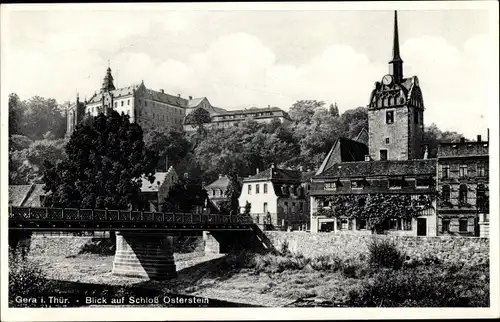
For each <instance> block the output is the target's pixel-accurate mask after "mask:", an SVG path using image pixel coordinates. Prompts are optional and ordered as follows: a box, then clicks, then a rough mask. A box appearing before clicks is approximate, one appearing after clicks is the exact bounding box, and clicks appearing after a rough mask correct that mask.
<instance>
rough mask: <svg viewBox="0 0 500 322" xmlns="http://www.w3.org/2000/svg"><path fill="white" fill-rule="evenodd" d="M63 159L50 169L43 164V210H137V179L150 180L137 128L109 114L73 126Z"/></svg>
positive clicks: (148, 163)
mask: <svg viewBox="0 0 500 322" xmlns="http://www.w3.org/2000/svg"><path fill="white" fill-rule="evenodd" d="M66 155H67V158H66V159H64V160H62V161H61V162H59V163H57V164H55V165H54V164H52V163H51V162H46V164H45V167H46V170H45V172H44V176H43V179H42V180H43V182H44V183H45V190H46V191H47V192H48V194H47V198H46V206H48V207H71V208H88V209H92V208H99V209H104V208H109V209H128V208H129V207H131V206H132V207H137V206H136V205H138V204H140V201H141V198H140V186H141V177H142V176H143V175H144V176H146V178H147V179H149V180H150V182H153V180H154V175H153V174H154V167H155V164H154V163H153V162H152V160H151V159H150V155H149V152H148V151H147V150H146V149H145V146H144V141H143V132H142V129H141V127H140V126H139V125H138V124H137V123H130V122H129V117H128V115H119V114H118V113H117V112H115V111H112V110H110V111H108V115H107V116H106V115H104V114H103V113H101V114H99V115H98V116H95V117H92V118H91V119H89V122H88V123H87V124H79V125H77V127H76V129H75V131H74V132H73V134H72V135H71V138H70V140H69V142H68V144H67V145H66Z"/></svg>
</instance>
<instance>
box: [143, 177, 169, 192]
mask: <svg viewBox="0 0 500 322" xmlns="http://www.w3.org/2000/svg"><path fill="white" fill-rule="evenodd" d="M154 176H155V180H154V181H153V183H151V182H149V180H148V179H147V178H146V177H142V178H141V180H142V183H141V192H157V191H158V181H159V182H160V185H161V184H162V183H163V182H164V181H165V178H166V177H167V172H156V173H155V174H154Z"/></svg>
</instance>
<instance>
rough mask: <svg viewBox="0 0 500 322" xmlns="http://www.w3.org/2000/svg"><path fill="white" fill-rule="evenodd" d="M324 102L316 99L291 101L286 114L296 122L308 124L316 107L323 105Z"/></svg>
mask: <svg viewBox="0 0 500 322" xmlns="http://www.w3.org/2000/svg"><path fill="white" fill-rule="evenodd" d="M324 105H325V102H323V101H316V100H302V101H297V102H295V103H293V105H292V107H290V111H289V112H288V115H290V118H291V119H292V120H293V121H294V122H295V123H296V124H297V123H304V124H310V123H311V118H312V116H313V115H314V112H315V111H316V109H317V108H319V107H323V106H324Z"/></svg>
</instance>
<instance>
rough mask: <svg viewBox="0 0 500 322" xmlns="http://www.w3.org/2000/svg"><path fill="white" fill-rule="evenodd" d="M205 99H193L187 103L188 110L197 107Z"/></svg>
mask: <svg viewBox="0 0 500 322" xmlns="http://www.w3.org/2000/svg"><path fill="white" fill-rule="evenodd" d="M204 99H205V97H198V98H193V99H190V100H189V101H188V106H187V107H189V108H193V107H197V106H198V105H200V103H201V102H202V101H203V100H204Z"/></svg>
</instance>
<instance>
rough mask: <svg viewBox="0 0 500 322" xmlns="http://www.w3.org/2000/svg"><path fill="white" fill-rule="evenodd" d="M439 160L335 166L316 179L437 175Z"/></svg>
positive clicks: (372, 162)
mask: <svg viewBox="0 0 500 322" xmlns="http://www.w3.org/2000/svg"><path fill="white" fill-rule="evenodd" d="M436 166H437V159H418V160H387V161H359V162H345V163H337V164H334V165H333V166H332V167H331V168H330V169H328V170H326V171H325V172H323V173H322V174H320V175H317V176H315V178H342V177H344V178H345V177H348V178H360V177H361V178H366V177H375V176H419V175H433V176H434V175H435V174H436Z"/></svg>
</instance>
